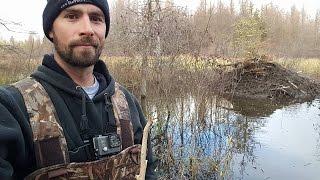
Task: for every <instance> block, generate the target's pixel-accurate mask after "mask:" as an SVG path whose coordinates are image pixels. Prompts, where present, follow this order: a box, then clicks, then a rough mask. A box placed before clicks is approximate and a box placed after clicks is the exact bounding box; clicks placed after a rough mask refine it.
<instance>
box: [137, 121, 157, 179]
mask: <svg viewBox="0 0 320 180" xmlns="http://www.w3.org/2000/svg"><path fill="white" fill-rule="evenodd" d="M154 122H155V120H148V121H147V124H146V126H145V127H144V129H143V137H142V146H141V155H140V159H141V164H140V172H139V175H136V179H137V180H145V176H146V169H147V163H148V160H147V146H148V135H149V131H150V128H151V126H152V124H153V123H154Z"/></svg>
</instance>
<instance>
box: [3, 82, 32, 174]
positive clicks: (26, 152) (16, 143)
mask: <svg viewBox="0 0 320 180" xmlns="http://www.w3.org/2000/svg"><path fill="white" fill-rule="evenodd" d="M18 101H19V100H18V99H15V97H14V96H13V94H12V92H11V91H9V90H8V88H4V87H0V179H22V178H23V177H24V176H25V175H27V174H28V173H29V172H30V171H31V169H32V167H33V166H32V164H30V163H32V162H33V161H32V155H30V154H32V153H31V151H32V138H31V133H32V132H31V129H30V128H29V127H30V126H29V123H28V120H27V117H26V116H25V113H24V112H23V107H22V106H23V105H22V104H21V105H19V104H18Z"/></svg>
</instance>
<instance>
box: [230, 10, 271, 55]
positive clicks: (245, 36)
mask: <svg viewBox="0 0 320 180" xmlns="http://www.w3.org/2000/svg"><path fill="white" fill-rule="evenodd" d="M266 37H267V29H266V25H265V23H264V22H263V20H262V18H261V16H260V15H259V13H258V12H256V13H255V14H254V15H253V16H251V17H245V18H242V19H240V20H239V21H238V22H237V23H236V24H235V28H234V34H233V45H234V47H235V49H236V52H235V55H237V56H239V55H240V56H249V57H255V56H257V55H258V54H259V53H260V52H261V50H262V47H263V43H264V42H265V40H266Z"/></svg>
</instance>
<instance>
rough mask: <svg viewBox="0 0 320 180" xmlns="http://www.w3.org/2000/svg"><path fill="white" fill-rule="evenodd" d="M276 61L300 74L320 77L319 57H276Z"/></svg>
mask: <svg viewBox="0 0 320 180" xmlns="http://www.w3.org/2000/svg"><path fill="white" fill-rule="evenodd" d="M275 62H276V63H279V64H281V65H282V66H284V67H286V68H288V69H291V70H293V71H296V72H298V73H300V74H303V75H307V76H310V77H313V78H316V79H320V59H285V58H281V59H277V60H275Z"/></svg>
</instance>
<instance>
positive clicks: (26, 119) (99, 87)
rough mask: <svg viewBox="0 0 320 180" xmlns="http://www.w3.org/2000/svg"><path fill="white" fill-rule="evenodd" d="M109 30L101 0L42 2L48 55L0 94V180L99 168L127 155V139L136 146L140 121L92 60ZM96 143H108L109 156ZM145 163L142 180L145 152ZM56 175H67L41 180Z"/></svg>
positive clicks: (128, 98) (134, 105)
mask: <svg viewBox="0 0 320 180" xmlns="http://www.w3.org/2000/svg"><path fill="white" fill-rule="evenodd" d="M109 24H110V18H109V9H108V4H107V1H106V0H48V3H47V5H46V8H45V9H44V12H43V29H44V33H45V35H46V36H47V38H48V39H49V40H51V41H52V42H53V44H54V47H55V52H54V54H52V55H45V56H44V58H43V61H42V65H40V66H39V67H38V69H37V70H36V71H35V72H34V73H33V74H32V75H31V78H32V79H26V80H22V81H20V82H18V83H16V84H13V85H10V86H6V87H1V88H0V179H22V178H24V177H26V176H27V175H29V174H30V173H32V172H34V171H35V170H36V169H39V168H43V167H47V166H52V165H56V164H61V163H62V164H66V163H70V162H90V161H91V162H97V163H98V166H99V163H100V161H99V160H100V159H103V158H104V157H105V156H109V155H110V156H111V155H114V154H116V153H119V151H121V150H124V148H126V147H129V148H130V146H131V145H132V144H130V133H131V132H132V141H134V142H132V143H134V144H139V143H141V139H142V131H143V127H144V126H145V124H146V120H145V118H144V116H143V113H142V111H141V108H140V106H139V104H138V102H137V100H136V98H135V97H134V96H133V95H132V94H130V93H129V92H128V91H127V90H126V89H125V88H123V87H122V86H120V85H118V84H117V83H115V81H114V79H113V78H112V77H111V75H110V74H109V72H108V70H107V68H106V65H105V64H104V63H103V61H101V60H99V56H100V54H101V51H102V49H103V46H104V43H105V38H106V37H107V35H108V31H109ZM37 82H39V83H40V84H41V85H39V84H37ZM38 89H42V90H38ZM32 93H34V94H32ZM41 93H42V94H41ZM35 94H37V95H35ZM118 95H119V96H118ZM121 95H122V96H121ZM39 97H41V98H39ZM121 97H122V99H121ZM119 100H120V101H119ZM43 102H45V103H46V104H45V105H44V104H43ZM37 103H38V104H37ZM50 103H51V104H50ZM52 105H53V106H52ZM122 115H124V116H123V118H122ZM126 118H127V119H129V120H130V121H128V122H129V123H127V124H125V123H124V122H127V121H124V120H123V119H126ZM130 128H132V131H130V130H129V129H130ZM133 135H134V137H133ZM40 137H41V138H40ZM133 138H134V139H133ZM118 141H119V142H120V144H121V143H122V148H121V150H120V149H118V148H120V147H121V146H120V145H119V142H118ZM124 141H126V142H124ZM104 142H109V143H110V142H111V143H113V144H115V145H114V146H112V148H111V150H112V151H110V150H109V149H108V148H110V147H111V146H110V147H109V145H110V144H109V145H108V148H107V146H105V145H104V144H103V143H104ZM64 143H66V146H64V145H65V144H64ZM101 143H102V145H103V146H101ZM125 143H126V144H125ZM149 145H150V141H149V142H148V146H149ZM108 151H110V154H108V153H109V152H108ZM129 151H130V153H131V149H130V150H128V152H129ZM134 151H136V152H137V151H138V150H137V149H132V152H133V153H134ZM107 152H108V153H107ZM115 152H116V153H115ZM101 153H102V154H101ZM50 154H51V155H50ZM106 154H107V155H106ZM60 155H61V158H60ZM147 159H148V167H147V173H146V178H147V179H153V178H155V176H154V168H153V158H152V151H151V147H150V146H149V148H148V153H147ZM108 163H109V162H108ZM108 166H109V165H108ZM114 166H115V165H114ZM63 167H64V168H66V166H63ZM108 168H110V167H107V169H108ZM111 168H112V167H111ZM122 168H123V167H122ZM58 169H59V168H58ZM67 170H68V172H69V170H70V169H67ZM45 171H47V170H46V169H45ZM93 171H97V170H92V169H91V170H90V172H91V173H92V172H93ZM99 171H100V170H99ZM107 171H108V170H107ZM109 171H111V170H110V169H109ZM61 172H64V173H66V172H67V171H61V169H59V171H58V170H57V171H52V172H49V173H47V172H46V177H47V178H49V177H55V176H59V175H61ZM88 172H89V170H88ZM97 172H98V171H97ZM59 173H60V174H59ZM109 173H112V172H109ZM35 174H37V173H35ZM62 174H63V173H62ZM91 175H92V174H91ZM67 177H69V175H67ZM87 177H89V176H87ZM109 178H111V179H112V178H113V177H109Z"/></svg>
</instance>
